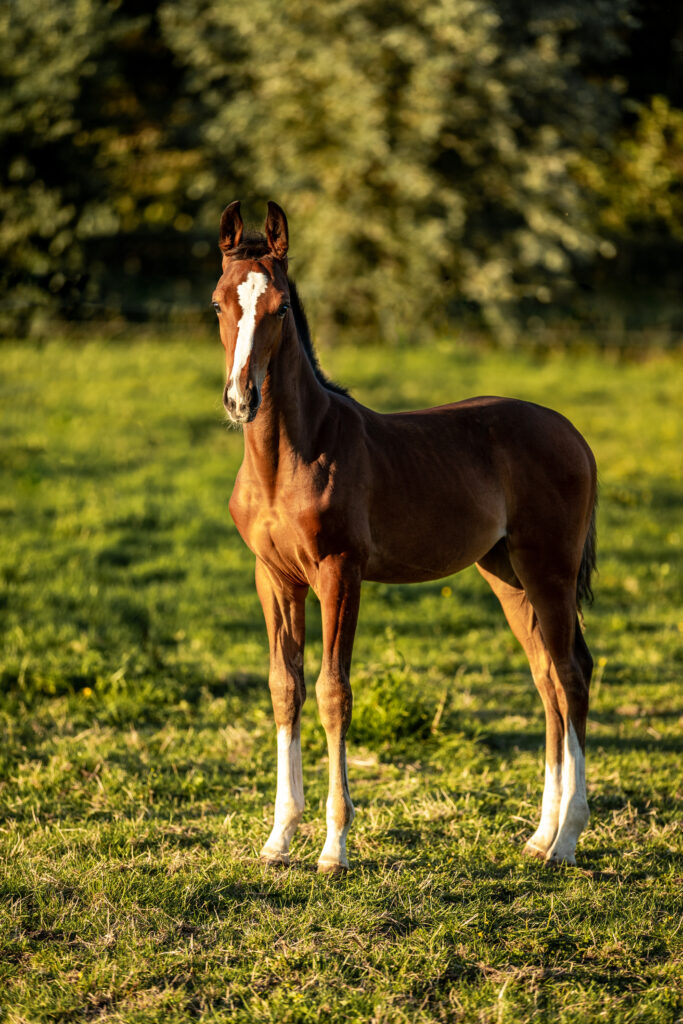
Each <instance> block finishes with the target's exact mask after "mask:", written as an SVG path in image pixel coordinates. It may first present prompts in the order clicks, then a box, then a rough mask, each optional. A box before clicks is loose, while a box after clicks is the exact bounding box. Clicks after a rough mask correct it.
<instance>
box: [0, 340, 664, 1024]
mask: <svg viewBox="0 0 683 1024" xmlns="http://www.w3.org/2000/svg"><path fill="white" fill-rule="evenodd" d="M321 361H322V363H323V367H324V368H325V369H326V370H327V371H328V372H329V373H330V375H331V376H332V377H333V378H334V379H337V380H339V381H340V382H342V383H344V384H347V385H348V386H350V388H351V389H352V391H353V393H354V395H355V396H356V397H357V398H359V399H360V400H361V401H363V402H365V403H366V404H368V405H372V406H374V407H376V408H380V409H384V410H389V409H399V408H409V407H417V406H420V405H435V404H439V403H441V402H445V401H451V400H454V399H457V398H464V397H467V396H469V395H473V394H486V393H488V394H506V395H513V396H516V397H521V398H527V399H530V400H532V401H537V402H540V403H542V404H546V405H550V406H552V407H554V408H557V409H559V410H560V411H561V412H563V413H565V414H566V415H568V416H569V417H570V419H572V420H573V422H574V423H575V424H576V425H577V427H578V428H579V429H580V430H581V431H582V432H583V434H584V435H585V436H586V438H587V439H588V441H589V443H590V444H591V445H592V447H593V450H594V451H595V453H596V456H597V460H598V466H599V471H600V482H601V491H600V513H599V520H598V531H599V532H598V541H599V575H598V577H597V579H596V581H595V584H596V586H595V589H596V602H595V605H594V606H593V607H592V608H588V609H587V610H586V623H587V639H588V643H589V645H590V647H591V650H592V652H593V655H594V657H595V661H596V669H595V674H594V683H593V698H592V710H591V714H590V717H589V728H588V760H587V777H588V793H589V801H590V805H591V812H592V820H591V822H590V825H589V826H588V828H587V830H586V832H585V833H584V834H583V836H582V839H581V841H580V843H579V847H578V850H577V863H578V866H577V867H576V868H568V869H562V870H558V871H553V870H550V869H548V868H546V867H545V866H544V865H542V864H539V863H538V862H535V861H531V860H528V859H526V858H524V857H522V855H521V847H522V845H523V842H524V840H525V839H526V838H527V837H528V835H529V834H530V833H531V832H532V831H533V830H534V828H535V826H536V824H537V822H538V816H539V810H540V800H541V791H542V783H543V734H544V724H543V711H542V707H541V703H540V700H539V698H538V695H537V693H536V691H535V689H534V687H533V684H532V682H531V679H530V676H529V672H528V666H527V662H526V659H525V656H524V654H523V652H522V651H521V649H520V648H519V647H518V646H517V644H516V641H515V640H514V638H513V637H512V634H511V633H510V631H509V629H508V627H507V625H506V623H505V621H504V618H503V615H502V612H501V610H500V608H499V606H498V604H497V601H496V599H495V598H494V596H493V595H492V593H491V592H490V590H489V588H488V587H487V585H486V584H485V583H484V581H483V580H481V579H480V577H479V575H478V574H477V572H476V571H475V570H474V569H470V570H467V571H466V572H464V573H462V574H460V575H459V576H457V577H454V578H450V579H447V580H443V581H440V582H438V583H430V584H425V585H421V586H413V587H408V586H395V587H389V586H383V585H379V584H365V585H364V591H363V601H362V605H361V614H360V622H359V627H358V632H357V636H356V644H355V649H354V666H353V673H352V683H353V687H354V697H355V704H354V719H353V724H352V726H351V731H350V734H349V758H350V765H349V772H350V785H351V794H352V797H353V800H354V804H355V806H356V820H355V822H354V825H353V828H352V831H351V833H350V837H349V839H350V843H349V856H350V860H351V863H352V866H353V870H352V872H351V873H349V874H348V875H347V876H344V877H342V878H339V879H334V878H328V877H325V876H318V875H317V874H316V873H315V870H314V868H315V860H316V857H317V854H318V852H319V850H320V847H321V845H322V840H323V836H324V829H325V808H324V803H325V797H326V747H325V742H324V735H323V732H322V729H321V728H320V725H319V722H318V719H317V711H316V708H315V697H314V693H313V683H314V681H315V678H316V675H317V669H318V665H319V660H320V624H319V615H318V609H317V607H316V601H315V598H314V597H313V596H311V597H310V598H309V602H308V641H307V648H306V658H305V668H306V677H307V682H308V689H309V698H308V701H307V703H306V705H305V708H304V715H303V728H302V740H303V749H304V781H305V787H306V799H307V809H306V813H305V818H304V822H303V824H302V826H301V827H300V830H299V832H298V834H297V837H296V838H295V840H294V843H293V848H292V853H293V858H292V867H291V868H290V869H289V870H280V871H277V870H272V869H267V868H264V867H263V866H261V864H260V863H259V862H258V859H257V853H258V850H259V848H260V846H261V845H262V844H263V842H264V840H265V838H266V837H267V835H268V832H269V829H270V824H271V818H272V805H273V800H274V795H275V762H276V748H275V730H274V727H273V725H272V720H271V712H270V702H269V695H268V689H267V667H268V666H267V641H266V635H265V628H264V626H263V620H262V616H261V611H260V607H259V604H258V600H257V597H256V592H255V589H254V583H253V558H252V556H251V554H250V553H249V552H248V551H247V550H246V548H245V547H244V546H243V544H242V543H241V541H240V539H239V537H238V535H237V533H236V531H235V529H234V527H233V526H232V523H231V521H230V519H229V516H228V511H227V500H228V497H229V494H230V490H231V485H232V481H233V479H234V476H235V473H236V470H237V468H238V466H239V463H240V459H241V451H242V440H241V436H240V434H239V433H238V432H237V431H229V430H227V428H226V427H225V426H224V424H223V419H224V414H223V409H222V406H221V389H222V385H223V375H222V355H221V351H220V346H219V344H218V340H217V337H216V339H215V340H214V342H213V344H212V345H208V344H206V343H205V342H204V341H198V340H195V341H189V342H184V343H183V342H181V341H179V340H171V341H169V342H166V341H162V340H158V341H141V342H139V343H138V344H136V345H135V346H131V347H126V346H119V345H117V344H114V343H111V342H110V343H105V342H100V343H96V342H94V341H93V342H92V343H88V344H84V345H75V344H68V343H66V342H59V341H55V342H53V343H50V344H48V345H46V346H44V347H36V346H31V345H28V344H22V345H19V344H17V345H11V344H6V345H4V346H3V348H2V374H1V376H0V395H1V397H2V419H1V421H0V431H1V445H0V465H1V468H2V476H1V482H0V524H1V529H0V569H1V575H0V583H1V586H2V590H1V592H0V607H1V609H2V650H1V653H0V673H1V676H2V696H1V698H0V728H1V730H2V736H1V737H0V858H1V863H2V869H1V872H0V893H1V895H2V899H1V901H0V1015H1V1016H3V1017H4V1018H5V1019H6V1020H7V1021H9V1022H12V1024H20V1022H21V1024H23V1022H29V1021H30V1022H39V1021H40V1022H43V1021H45V1022H47V1021H50V1022H62V1021H63V1022H67V1021H74V1022H75V1021H83V1020H87V1021H102V1022H105V1021H106V1022H114V1021H121V1022H123V1021H125V1022H126V1024H130V1022H136V1024H137V1022H140V1024H142V1022H144V1024H151V1022H153V1021H155V1022H156V1021H163V1022H164V1024H172V1022H176V1021H178V1022H179V1021H187V1020H198V1019H201V1020H203V1021H211V1022H214V1021H215V1022H219V1021H236V1022H245V1024H246V1022H251V1021H263V1022H273V1024H275V1022H277V1024H284V1022H305V1021H322V1022H330V1024H332V1022H338V1021H341V1020H345V1021H358V1022H361V1021H368V1022H369V1021H373V1022H375V1024H385V1022H386V1024H389V1022H411V1024H412V1022H416V1024H427V1022H435V1021H458V1020H463V1021H482V1022H488V1021H491V1022H503V1024H505V1022H516V1021H527V1020H548V1021H553V1022H570V1021H571V1022H579V1021H586V1022H588V1021H596V1020H606V1021H610V1024H613V1022H627V1021H628V1022H631V1021H633V1022H636V1021H638V1022H641V1021H642V1022H648V1024H649V1022H653V1024H654V1022H657V1024H659V1022H662V1024H664V1022H673V1021H675V1020H677V1019H678V1018H680V1014H681V1009H682V1003H681V996H680V992H681V980H682V969H681V953H682V945H683V943H682V935H683V923H682V919H681V902H682V901H681V891H682V883H683V869H682V867H681V859H680V858H681V846H682V844H681V832H680V812H681V790H682V788H683V777H682V771H681V764H682V761H681V750H682V744H681V737H680V726H681V716H682V714H683V711H682V709H681V693H680V667H681V633H682V631H683V621H681V614H682V613H681V601H680V577H679V576H678V575H677V567H678V565H679V563H678V561H677V559H678V555H679V551H680V542H681V534H682V533H683V527H682V525H681V518H680V493H681V470H682V468H683V466H682V460H681V451H682V450H683V438H682V437H681V431H680V395H681V393H683V361H681V359H680V357H677V356H675V355H661V356H653V357H650V358H649V359H648V360H647V361H644V362H631V363H624V362H619V361H616V360H615V359H612V358H610V357H609V356H600V355H597V354H593V353H591V352H585V353H583V354H581V353H579V354H571V355H570V354H566V353H565V354H563V353H559V354H552V355H548V356H545V357H543V358H541V357H535V356H533V355H531V354H519V353H507V352H486V351H482V350H477V349H475V348H473V347H470V346H468V345H466V344H464V343H456V342H450V341H443V342H440V343H437V344H435V345H433V346H431V347H428V348H427V347H421V348H416V349H413V350H411V349H402V350H400V351H393V350H386V349H384V350H382V349H380V348H377V349H375V348H370V347H365V348H363V349H362V350H353V349H351V348H340V349H339V350H336V351H330V352H325V353H322V359H321Z"/></svg>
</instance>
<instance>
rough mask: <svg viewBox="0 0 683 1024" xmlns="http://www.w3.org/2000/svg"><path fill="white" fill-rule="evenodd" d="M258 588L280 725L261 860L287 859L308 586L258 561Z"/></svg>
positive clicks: (297, 779) (293, 820) (295, 797)
mask: <svg viewBox="0 0 683 1024" xmlns="http://www.w3.org/2000/svg"><path fill="white" fill-rule="evenodd" d="M256 589H257V591H258V595H259V598H260V600H261V606H262V607H263V614H264V617H265V620H266V626H267V629H268V639H269V642H270V674H269V679H268V682H269V685H270V694H271V698H272V701H273V714H274V717H275V725H276V726H277V793H276V796H275V820H274V824H273V830H272V832H271V834H270V838H269V839H268V842H267V843H266V844H265V846H264V847H263V849H262V850H261V859H262V860H264V861H265V862H266V863H269V864H284V865H287V864H289V844H290V841H291V839H292V836H293V835H294V833H295V832H296V829H297V826H298V824H299V822H300V821H301V817H302V815H303V811H304V784H303V773H302V768H301V708H302V705H303V702H304V700H305V699H306V687H305V685H304V658H303V653H304V640H305V631H306V624H305V600H306V594H307V592H308V587H296V586H293V585H292V584H290V583H288V582H283V581H282V580H281V579H280V578H277V577H275V576H274V575H273V574H271V572H270V571H269V570H268V568H267V567H266V566H265V565H264V564H263V563H262V562H260V561H257V563H256Z"/></svg>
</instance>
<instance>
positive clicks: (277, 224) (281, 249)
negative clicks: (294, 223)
mask: <svg viewBox="0 0 683 1024" xmlns="http://www.w3.org/2000/svg"><path fill="white" fill-rule="evenodd" d="M266 238H267V239H268V247H269V249H270V251H271V252H272V254H273V256H275V257H276V259H278V260H283V259H284V258H285V257H286V255H287V249H288V248H289V230H288V228H287V218H286V217H285V211H284V210H283V209H282V207H280V206H278V205H277V203H274V202H272V201H271V200H268V216H267V217H266Z"/></svg>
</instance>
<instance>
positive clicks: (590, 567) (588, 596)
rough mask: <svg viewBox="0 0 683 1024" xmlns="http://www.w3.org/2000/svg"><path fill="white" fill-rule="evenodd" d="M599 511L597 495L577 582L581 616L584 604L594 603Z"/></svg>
mask: <svg viewBox="0 0 683 1024" xmlns="http://www.w3.org/2000/svg"><path fill="white" fill-rule="evenodd" d="M597 510H598V499H597V495H596V498H595V501H594V503H593V511H592V512H591V521H590V523H589V526H588V533H587V534H586V541H585V543H584V545H583V554H582V556H581V565H580V566H579V575H578V577H577V580H576V608H577V611H578V612H579V615H580V614H581V606H582V604H583V603H584V602H586V604H592V603H593V589H592V587H591V578H592V576H593V573H594V572H595V570H596V567H597V564H598V550H597V539H598V531H597V527H596V523H595V518H596V513H597Z"/></svg>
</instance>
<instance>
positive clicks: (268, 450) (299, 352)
mask: <svg viewBox="0 0 683 1024" xmlns="http://www.w3.org/2000/svg"><path fill="white" fill-rule="evenodd" d="M329 407H330V394H329V392H328V391H327V390H326V389H325V388H324V387H323V386H322V384H321V383H320V381H319V380H318V379H317V377H316V375H315V373H314V371H313V367H312V366H311V363H310V361H309V359H308V357H307V355H306V353H305V352H304V349H303V345H302V344H301V342H300V340H299V336H298V334H297V331H296V326H295V324H294V317H293V316H292V315H291V314H290V315H289V316H288V317H287V320H286V322H285V325H284V327H283V332H282V340H281V343H280V347H279V349H278V351H277V353H276V355H275V356H274V357H273V359H272V360H271V363H270V366H269V368H268V373H267V374H266V378H265V380H264V382H263V388H262V400H261V407H260V409H259V411H258V413H257V415H256V418H255V419H254V421H253V422H252V423H247V424H245V426H244V451H245V462H248V463H249V464H250V466H251V468H252V469H253V470H254V471H255V472H256V473H257V474H258V475H259V476H260V477H262V478H263V479H264V482H265V481H267V480H268V479H271V480H272V481H274V479H275V476H276V475H277V472H278V470H279V468H280V467H281V466H282V465H283V464H290V465H291V462H292V459H294V460H296V461H297V462H298V461H299V460H304V461H305V462H312V461H313V459H314V458H315V457H316V455H317V454H318V453H317V451H316V437H317V435H318V432H319V428H320V425H321V423H322V421H323V419H324V418H325V415H326V414H327V412H328V410H329Z"/></svg>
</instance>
